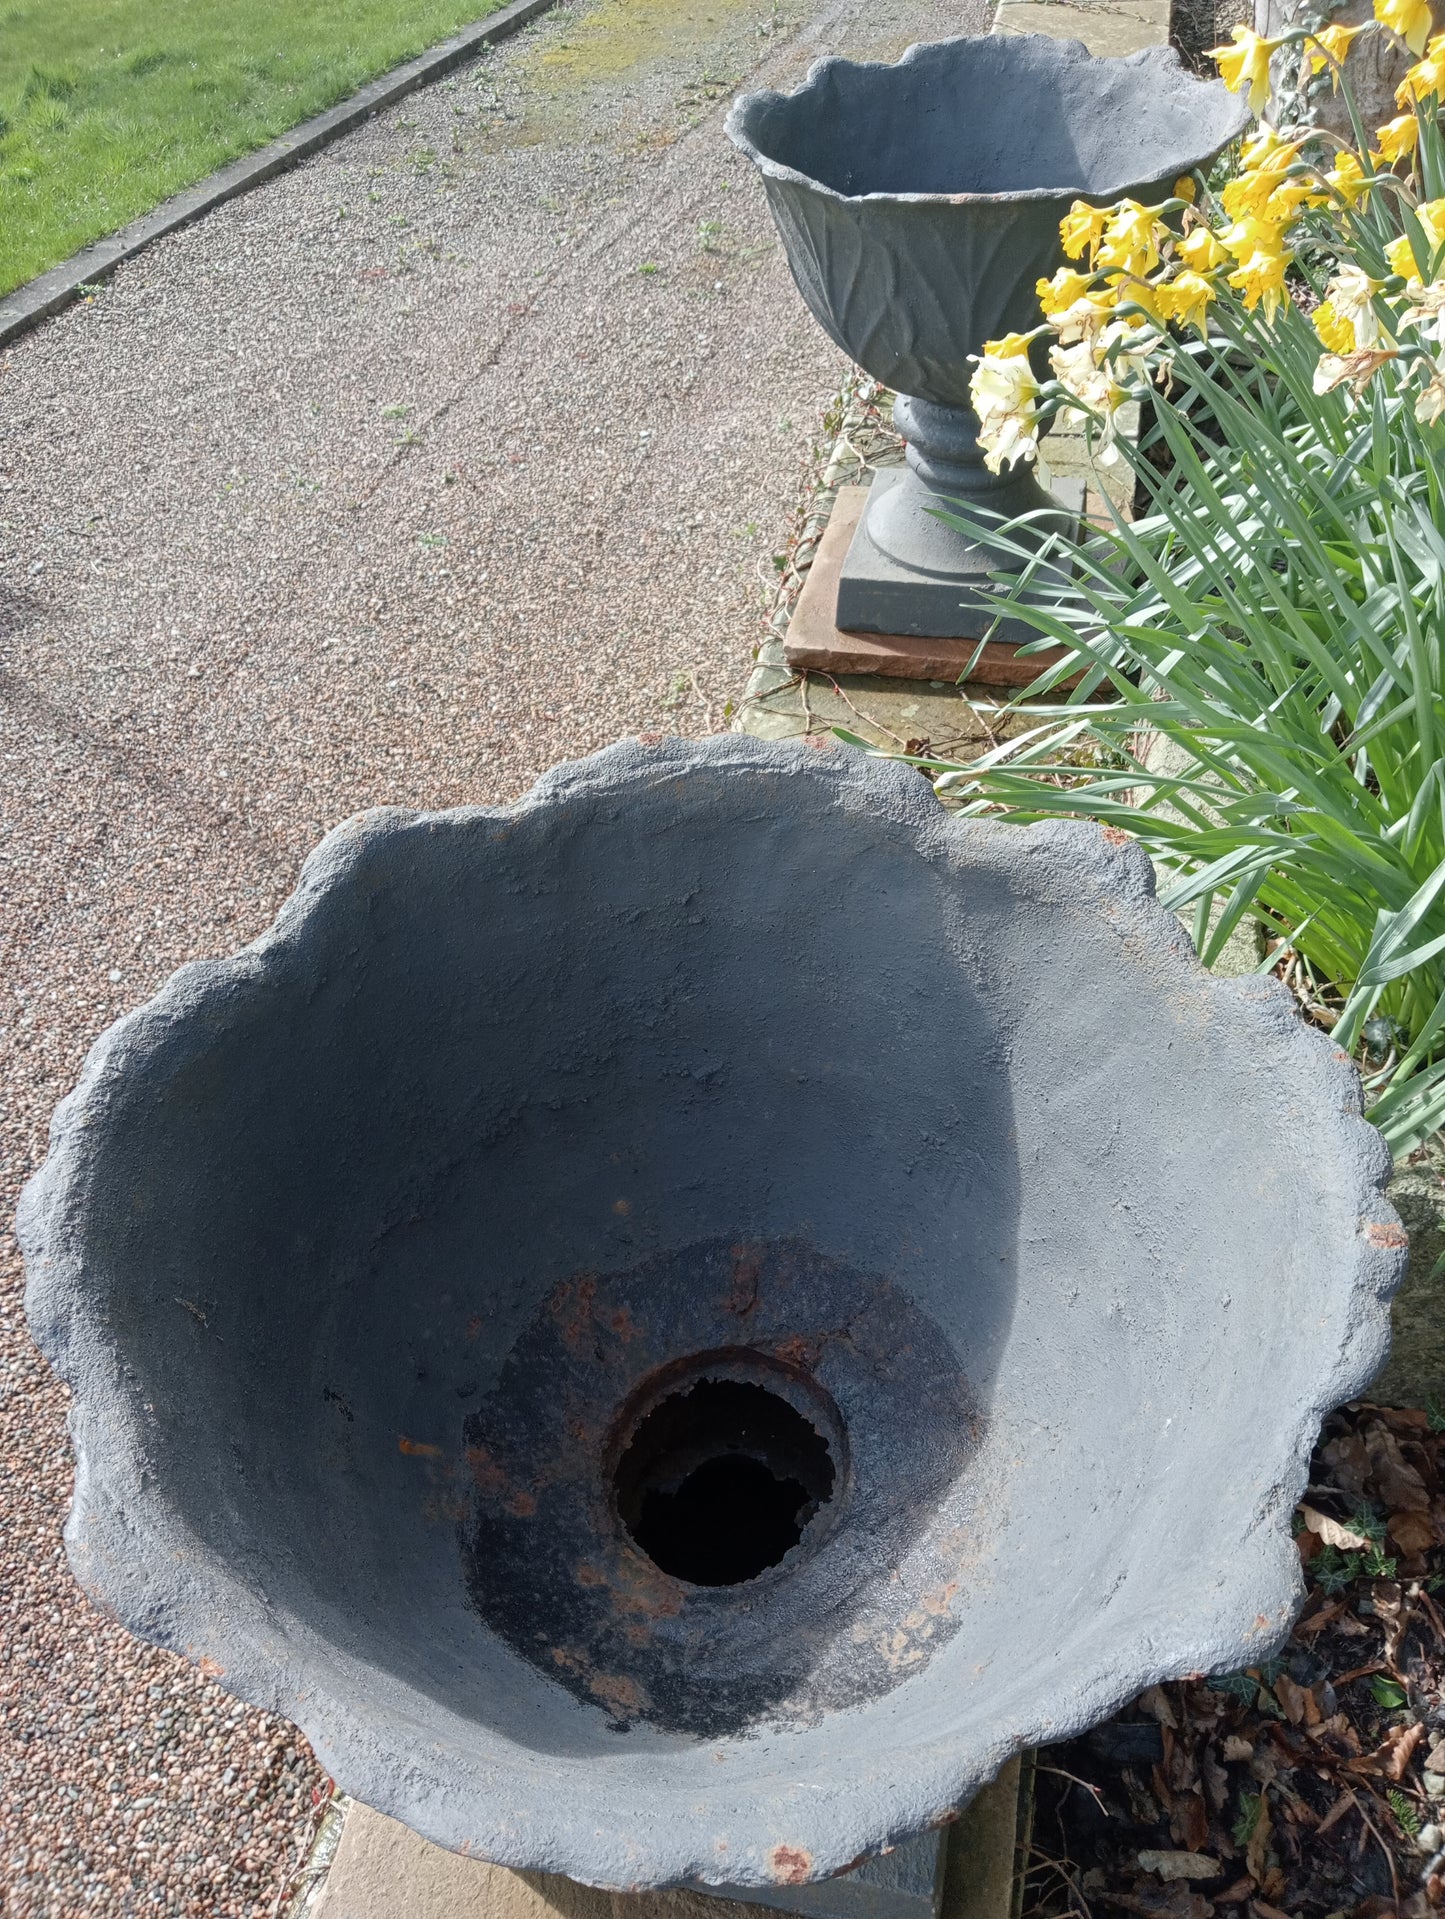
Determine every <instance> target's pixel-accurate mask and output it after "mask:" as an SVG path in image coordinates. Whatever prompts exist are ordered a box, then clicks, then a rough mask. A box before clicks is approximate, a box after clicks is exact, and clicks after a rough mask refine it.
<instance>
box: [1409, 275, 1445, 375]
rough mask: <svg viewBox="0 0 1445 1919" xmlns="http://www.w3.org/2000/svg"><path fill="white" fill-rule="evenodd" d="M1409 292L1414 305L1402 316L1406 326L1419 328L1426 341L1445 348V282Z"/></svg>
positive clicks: (1420, 287)
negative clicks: (1431, 341)
mask: <svg viewBox="0 0 1445 1919" xmlns="http://www.w3.org/2000/svg"><path fill="white" fill-rule="evenodd" d="M1409 292H1410V298H1411V300H1412V302H1413V304H1412V305H1411V306H1410V308H1409V309H1408V310H1407V311H1406V312H1405V313H1404V314H1403V315H1402V316H1401V318H1402V321H1403V323H1404V325H1406V326H1413V327H1418V328H1419V329H1420V332H1421V334H1422V335H1423V337H1424V338H1425V339H1427V340H1433V341H1434V343H1435V345H1436V346H1437V347H1445V280H1436V281H1434V282H1432V284H1431V285H1430V286H1427V287H1426V286H1420V285H1418V284H1417V285H1416V286H1415V287H1413V288H1411V289H1409ZM1436 377H1437V378H1438V374H1437V376H1436Z"/></svg>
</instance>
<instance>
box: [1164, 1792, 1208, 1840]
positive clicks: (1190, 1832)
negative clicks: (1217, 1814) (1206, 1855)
mask: <svg viewBox="0 0 1445 1919" xmlns="http://www.w3.org/2000/svg"><path fill="white" fill-rule="evenodd" d="M1169 1831H1170V1833H1171V1835H1172V1836H1173V1837H1174V1838H1175V1839H1177V1840H1178V1841H1179V1843H1180V1845H1181V1846H1185V1847H1187V1848H1188V1850H1189V1851H1190V1852H1200V1851H1202V1850H1203V1848H1204V1844H1205V1841H1206V1840H1207V1839H1208V1837H1209V1808H1208V1807H1207V1806H1206V1805H1205V1803H1204V1800H1203V1798H1202V1796H1201V1795H1200V1794H1199V1793H1197V1792H1184V1793H1181V1794H1180V1795H1179V1797H1178V1798H1177V1799H1176V1800H1175V1801H1174V1807H1173V1810H1172V1811H1171V1813H1170V1815H1169Z"/></svg>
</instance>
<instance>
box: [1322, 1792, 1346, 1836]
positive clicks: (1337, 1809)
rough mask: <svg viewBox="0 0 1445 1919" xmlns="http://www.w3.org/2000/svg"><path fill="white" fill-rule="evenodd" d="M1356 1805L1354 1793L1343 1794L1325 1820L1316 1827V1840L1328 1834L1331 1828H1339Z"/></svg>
mask: <svg viewBox="0 0 1445 1919" xmlns="http://www.w3.org/2000/svg"><path fill="white" fill-rule="evenodd" d="M1354 1805H1355V1795H1354V1794H1353V1793H1352V1792H1342V1793H1341V1794H1340V1796H1339V1798H1338V1799H1337V1800H1336V1801H1335V1803H1334V1804H1333V1805H1332V1806H1331V1807H1330V1809H1329V1811H1328V1812H1327V1813H1326V1814H1325V1816H1324V1818H1323V1819H1321V1821H1320V1823H1319V1825H1318V1826H1316V1828H1315V1838H1316V1839H1318V1838H1319V1837H1320V1836H1321V1834H1322V1833H1326V1832H1328V1831H1329V1829H1330V1827H1331V1826H1337V1825H1338V1824H1339V1823H1340V1821H1341V1820H1342V1819H1343V1818H1344V1816H1345V1814H1346V1813H1347V1812H1349V1811H1351V1810H1352V1809H1353V1807H1354Z"/></svg>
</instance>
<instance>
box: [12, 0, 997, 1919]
mask: <svg viewBox="0 0 1445 1919" xmlns="http://www.w3.org/2000/svg"><path fill="white" fill-rule="evenodd" d="M984 24H985V22H984V18H983V13H982V9H981V7H980V6H979V5H978V3H977V0H831V3H830V4H825V5H816V6H815V7H814V8H813V10H812V12H811V13H809V12H808V11H807V10H806V8H805V7H803V6H802V5H800V6H799V7H798V8H797V9H796V10H795V12H793V13H789V12H788V11H786V10H785V9H783V8H781V7H779V8H777V9H771V10H768V9H763V10H760V9H759V7H758V6H757V5H756V4H755V0H748V4H739V0H602V4H601V5H600V6H598V7H597V8H596V9H595V10H594V11H593V12H592V13H591V14H583V13H581V12H580V10H579V9H578V8H577V7H575V6H574V7H565V8H561V9H559V10H558V11H557V12H555V13H554V14H551V15H549V16H548V17H547V18H546V19H545V20H544V21H543V22H542V23H540V24H539V25H538V26H537V27H535V28H533V29H530V30H529V31H528V32H527V33H526V34H524V35H523V36H522V37H521V38H520V39H518V40H517V41H514V42H512V43H510V44H509V45H508V46H507V47H506V48H505V49H504V50H502V51H500V52H499V53H497V54H494V55H491V56H488V57H486V58H484V59H483V60H481V61H479V62H478V63H477V64H476V65H475V66H474V67H472V68H469V69H467V70H466V71H465V72H463V73H462V74H461V75H460V76H459V77H457V78H455V79H453V80H450V81H446V82H442V83H440V84H438V85H437V86H435V87H433V88H431V89H429V90H428V91H427V92H425V93H423V94H419V95H417V96H415V97H413V98H412V99H411V100H408V101H407V102H405V103H404V104H403V106H402V107H401V108H400V109H398V110H396V111H393V112H392V113H390V114H388V115H387V116H386V117H385V118H384V119H381V120H378V121H376V122H374V123H372V124H371V125H369V126H367V127H366V128H363V129H362V130H360V131H358V132H357V133H354V134H352V135H349V136H348V137H347V138H346V139H344V140H342V141H340V142H338V143H337V144H336V145H335V146H333V147H331V148H329V149H327V150H326V151H325V152H324V153H323V154H321V155H319V156H317V158H316V159H314V160H313V161H311V162H310V163H308V164H307V165H305V166H304V167H302V168H300V169H299V170H298V171H296V172H295V173H293V174H290V175H287V176H284V177H283V178H281V179H279V180H277V181H275V182H273V183H271V184H270V185H268V186H267V187H264V188H262V189H260V190H259V191H257V192H256V193H254V194H252V195H250V196H248V197H247V198H245V199H242V200H239V201H236V202H234V203H232V204H231V205H229V206H227V207H225V208H223V209H221V210H220V211H219V212H217V213H215V214H213V215H211V216H210V217H209V218H207V219H206V220H204V221H203V222H201V223H200V224H199V225H197V226H196V227H193V228H191V229H189V230H188V231H185V232H183V233H180V234H178V235H176V236H174V237H173V238H171V239H169V240H166V241H164V242H162V243H160V244H159V245H158V246H156V247H155V248H154V249H153V250H152V251H151V252H149V253H147V254H145V255H143V256H142V257H141V258H140V259H139V260H138V261H136V262H135V263H133V264H132V265H131V266H130V267H128V268H125V269H123V270H122V271H121V272H120V274H119V275H118V276H117V278H116V280H115V281H114V283H113V284H112V285H111V286H110V287H109V288H107V289H106V290H104V291H103V292H101V293H99V294H97V295H96V296H95V297H94V298H93V299H91V300H88V301H87V302H85V303H83V304H82V305H81V306H79V307H77V308H74V309H72V310H71V311H69V312H68V313H67V314H65V315H63V316H61V317H60V318H58V319H56V320H54V321H52V322H50V323H49V324H47V325H46V326H44V327H42V328H41V329H40V330H39V331H37V332H36V333H34V334H32V335H29V336H27V337H26V338H24V339H22V340H21V341H19V342H17V343H16V344H15V345H14V346H13V347H12V348H11V349H10V350H9V351H8V352H7V353H6V354H5V355H4V356H3V357H0V796H3V797H0V1058H3V1082H0V1083H3V1088H4V1093H3V1101H0V1182H3V1205H4V1212H5V1217H6V1219H7V1221H8V1219H9V1217H10V1215H11V1214H12V1213H13V1207H14V1200H15V1197H16V1194H17V1192H18V1190H19V1186H20V1183H21V1182H22V1181H23V1179H24V1178H25V1177H26V1175H27V1174H28V1173H29V1172H30V1171H31V1170H32V1169H33V1168H34V1166H35V1165H36V1164H37V1163H38V1161H39V1158H40V1157H41V1155H42V1153H43V1150H44V1139H45V1126H46V1122H47V1120H48V1117H49V1114H50V1112H51V1110H52V1108H53V1107H54V1105H55V1103H56V1102H57V1100H59V1099H60V1098H61V1097H62V1096H63V1094H64V1093H65V1092H66V1091H68V1090H69V1088H70V1086H71V1085H72V1084H73V1083H74V1080H75V1078H76V1075H77V1073H78V1070H79V1067H80V1063H81V1060H82V1058H83V1056H84V1054H85V1051H86V1049H87V1048H88V1046H89V1045H90V1044H91V1042H92V1041H93V1040H94V1039H95V1038H96V1036H97V1035H98V1034H99V1033H100V1032H101V1031H102V1030H103V1028H104V1027H105V1026H106V1025H108V1024H109V1022H110V1021H111V1020H113V1019H114V1018H116V1017H117V1015H119V1014H120V1013H121V1012H123V1011H125V1010H126V1009H127V1008H129V1007H131V1006H134V1005H136V1004H137V1003H138V1002H139V1001H141V1000H143V999H144V998H146V997H147V996H148V995H149V994H150V993H151V992H153V991H154V990H155V989H156V987H158V986H159V985H160V983H161V981H162V980H163V979H165V977H166V976H167V975H168V974H169V973H170V972H171V970H172V969H173V968H174V967H176V966H178V965H180V964H181V963H182V962H184V961H186V960H190V959H194V958H197V957H200V956H202V955H206V954H213V953H223V952H228V951H232V950H234V949H235V948H236V947H237V946H239V945H241V944H242V943H243V942H244V941H246V940H248V939H250V938H252V937H254V936H255V935H256V934H257V933H259V932H260V931H261V929H262V928H263V927H264V926H265V925H266V923H267V921H268V920H269V919H270V917H271V915H272V914H273V913H274V911H275V909H276V907H277V906H278V905H279V904H280V902H281V900H282V899H283V898H284V896H285V895H286V893H287V892H288V891H289V890H290V888H291V886H292V884H293V882H294V879H295V876H296V872H297V869H298V867H299V865H300V863H301V861H302V859H303V858H304V856H305V854H306V853H307V851H308V850H309V848H310V847H311V846H312V845H313V844H314V842H315V841H316V839H317V838H318V837H319V836H320V835H321V834H322V833H323V832H324V831H325V830H326V829H327V828H328V827H329V826H331V825H333V824H334V823H335V822H336V821H337V820H339V819H341V818H343V817H345V816H346V815H347V814H349V813H352V812H354V811H356V810H357V809H358V808H361V807H365V806H374V805H378V804H385V803H395V804H400V805H412V806H448V805H455V804H458V803H461V802H465V801H498V800H506V799H509V798H512V797H514V796H515V795H517V794H519V793H521V792H523V791H524V790H525V789H526V787H527V786H528V785H530V783H531V782H532V781H533V780H534V779H535V777H536V776H537V775H538V774H539V773H540V772H541V771H542V770H543V769H544V768H545V767H546V766H548V765H549V764H551V763H552V762H554V761H556V760H558V759H560V758H564V757H567V756H569V755H576V754H579V753H585V752H588V751H590V750H592V749H594V748H596V747H598V746H601V745H603V744H605V743H606V742H607V741H609V740H611V739H613V738H615V737H616V736H617V735H619V734H621V733H624V732H636V731H650V730H652V731H677V732H701V731H707V730H711V729H715V728H717V727H719V726H721V725H723V724H725V708H726V702H727V699H728V697H729V695H732V694H735V693H736V691H737V689H739V688H740V686H741V685H742V683H743V681H744V679H745V677H746V673H747V668H748V664H749V658H750V653H751V649H752V646H753V644H754V643H755V642H756V640H757V639H758V638H760V637H761V630H760V615H761V612H762V608H763V604H764V585H765V582H766V580H767V579H768V578H769V577H770V576H771V572H772V566H771V557H770V556H771V549H772V546H773V545H774V544H781V542H782V538H783V534H784V530H785V528H786V525H787V523H788V518H789V513H790V509H791V506H792V503H793V498H794V494H795V492H796V489H797V486H798V483H799V479H800V475H801V472H802V468H803V463H804V460H805V457H806V454H807V450H808V443H809V440H810V437H811V436H812V435H813V434H814V433H815V432H816V431H817V430H818V416H819V411H820V408H821V407H822V405H823V403H824V401H825V399H826V397H827V396H828V395H829V394H830V393H831V392H832V391H833V390H834V389H835V388H836V387H837V385H838V382H839V378H840V374H841V372H842V364H841V361H840V359H839V357H838V356H837V355H836V354H835V353H834V351H833V350H832V348H831V347H829V346H828V344H827V343H826V341H825V340H824V339H823V336H822V335H821V334H820V333H819V331H818V330H817V328H816V327H815V326H813V324H812V322H811V321H810V320H809V319H808V318H807V316H806V315H805V314H804V312H803V310H802V307H801V304H800V302H799V301H798V299H797V297H796V295H795V294H794V292H793V290H792V287H791V285H790V284H789V282H788V280H787V275H786V270H785V267H784V263H783V261H782V258H781V255H780V252H779V250H778V248H777V245H776V243H775V240H774V237H773V233H772V229H771V226H770V224H769V222H768V219H767V216H766V212H765V209H764V205H763V200H762V195H761V192H760V191H759V190H758V187H757V184H756V182H755V181H754V180H752V179H751V178H749V177H748V175H747V173H746V172H745V170H744V168H743V166H742V163H741V162H740V161H739V160H738V159H737V158H736V156H735V155H734V154H733V153H732V151H731V149H730V148H729V147H728V146H727V145H726V143H725V142H724V140H723V138H722V135H721V127H720V121H721V112H722V108H723V107H724V106H725V104H726V100H727V98H728V96H729V95H730V94H731V92H732V91H733V90H734V89H735V88H736V87H737V86H739V85H740V84H782V85H791V84H793V83H795V82H796V80H797V79H799V78H800V77H801V75H802V73H803V71H804V70H805V68H806V66H807V64H808V63H809V62H810V61H811V59H813V58H815V57H816V56H817V55H819V54H821V53H824V52H828V51H837V52H846V53H854V54H861V55H863V56H865V57H874V58H888V59H891V58H894V57H896V55H897V54H898V53H899V52H900V51H901V50H902V48H903V47H904V46H905V45H906V44H907V43H908V42H909V41H910V40H913V39H919V38H928V37H930V36H933V37H936V36H938V35H940V34H943V33H948V32H963V31H980V30H981V29H982V27H983V25H984ZM3 1254H4V1262H3V1276H0V1521H3V1525H0V1620H3V1631H0V1913H3V1914H4V1915H6V1919H32V1916H33V1919H40V1916H41V1915H43V1916H44V1919H71V1916H72V1915H76V1914H97V1915H105V1916H106V1919H109V1916H110V1915H118V1914H149V1913H166V1914H185V1915H197V1916H198V1919H199V1916H200V1915H205V1919H231V1916H232V1915H247V1919H250V1916H251V1915H272V1914H277V1913H279V1912H281V1911H282V1910H284V1906H285V1904H286V1901H287V1898H288V1888H289V1887H290V1885H291V1884H292V1883H293V1881H294V1879H295V1876H296V1875H297V1873H298V1872H299V1870H300V1867H301V1864H302V1862H303V1860H304V1857H305V1853H306V1849H307V1847H308V1845H309V1843H310V1841H311V1837H312V1835H313V1832H314V1830H315V1826H316V1823H317V1819H318V1817H319V1809H320V1807H321V1805H322V1804H323V1802H324V1798H325V1795H326V1793H327V1791H328V1790H329V1782H327V1781H326V1780H324V1778H323V1777H322V1776H321V1774H320V1773H319V1771H318V1769H317V1767H316V1765H315V1763H314V1761H313V1759H312V1757H311V1755H310V1753H309V1752H308V1750H307V1748H306V1746H305V1743H304V1741H303V1740H302V1739H301V1738H300V1736H299V1735H298V1734H297V1733H296V1732H295V1731H294V1729H293V1728H292V1727H290V1726H289V1725H288V1724H286V1723H285V1722H284V1721H281V1720H277V1719H271V1718H267V1717H265V1716H264V1715H260V1714H257V1713H254V1712H252V1711H250V1710H248V1709H243V1708H242V1707H240V1706H238V1705H235V1704H234V1703H233V1702H232V1701H231V1700H230V1698H229V1697H228V1696H227V1695H226V1694H225V1693H223V1692H222V1691H221V1690H220V1689H219V1688H217V1687H216V1686H214V1685H213V1684H211V1683H210V1682H209V1681H208V1680H207V1679H205V1678H204V1677H203V1676H201V1675H200V1674H199V1673H197V1672H195V1671H194V1670H192V1669H191V1668H190V1667H189V1666H188V1665H186V1664H184V1663H183V1662H181V1661H179V1660H178V1659H176V1658H174V1657H172V1656H171V1655H169V1654H163V1653H160V1652H157V1651H154V1650H151V1649H149V1648H147V1647H145V1646H143V1645H141V1644H140V1643H139V1642H137V1641H135V1640H133V1639H131V1638H130V1637H129V1636H128V1635H127V1634H125V1633H123V1632H122V1631H120V1630H119V1629H118V1628H117V1627H116V1626H114V1625H113V1624H111V1623H109V1622H108V1621H107V1620H105V1619H104V1618H102V1617H101V1616H100V1615H99V1614H98V1613H97V1612H96V1611H95V1610H94V1609H93V1608H92V1607H91V1606H90V1605H89V1603H88V1602H87V1601H86V1600H85V1599H84V1598H83V1597H82V1596H81V1594H80V1593H79V1591H78V1590H77V1588H76V1587H75V1586H74V1584H73V1582H72V1581H71V1579H70V1577H69V1574H68V1572H67V1570H66V1566H65V1563H64V1558H63V1554H62V1550H61V1547H60V1543H59V1535H60V1527H61V1524H62V1521H63V1517H64V1513H65V1510H66V1505H67V1501H68V1497H69V1490H70V1476H71V1468H70V1455H69V1451H68V1448H67V1444H66V1439H65V1431H64V1421H63V1411H64V1405H63V1393H62V1391H61V1389H60V1388H59V1387H58V1386H57V1385H56V1384H55V1383H54V1382H53V1381H52V1380H51V1378H50V1376H49V1375H48V1373H47V1372H46V1370H45V1368H44V1366H43V1364H42V1363H41V1361H40V1360H39V1358H38V1357H37V1355H36V1354H35V1352H34V1350H33V1348H32V1347H31V1346H30V1344H29V1341H28V1339H27V1336H26V1333H25V1329H24V1322H23V1317H22V1315H21V1311H20V1287H21V1274H20V1270H19V1261H18V1257H17V1255H16V1252H15V1248H14V1243H13V1238H12V1237H11V1236H10V1234H9V1232H8V1229H7V1231H6V1234H5V1241H4V1248H3Z"/></svg>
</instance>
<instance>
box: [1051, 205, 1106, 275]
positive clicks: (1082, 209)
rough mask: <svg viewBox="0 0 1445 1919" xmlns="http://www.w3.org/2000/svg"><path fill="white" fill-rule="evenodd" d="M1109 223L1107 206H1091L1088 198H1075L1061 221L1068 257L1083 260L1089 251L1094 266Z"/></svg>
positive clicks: (1090, 260) (1062, 236)
mask: <svg viewBox="0 0 1445 1919" xmlns="http://www.w3.org/2000/svg"><path fill="white" fill-rule="evenodd" d="M1108 224H1109V209H1108V208H1107V207H1091V206H1090V205H1089V203H1088V201H1087V200H1075V202H1074V204H1073V205H1072V206H1071V207H1070V208H1069V210H1068V212H1067V213H1066V214H1065V215H1064V217H1063V219H1062V220H1060V222H1059V238H1060V239H1061V240H1062V241H1063V243H1064V252H1065V254H1066V255H1067V256H1068V258H1069V259H1071V260H1081V259H1082V258H1083V257H1084V255H1085V254H1086V253H1087V254H1088V256H1089V264H1090V265H1091V266H1092V265H1093V261H1094V255H1095V254H1096V253H1097V252H1098V250H1099V242H1100V241H1101V240H1102V239H1103V237H1104V228H1105V227H1106V226H1107V225H1108Z"/></svg>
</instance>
